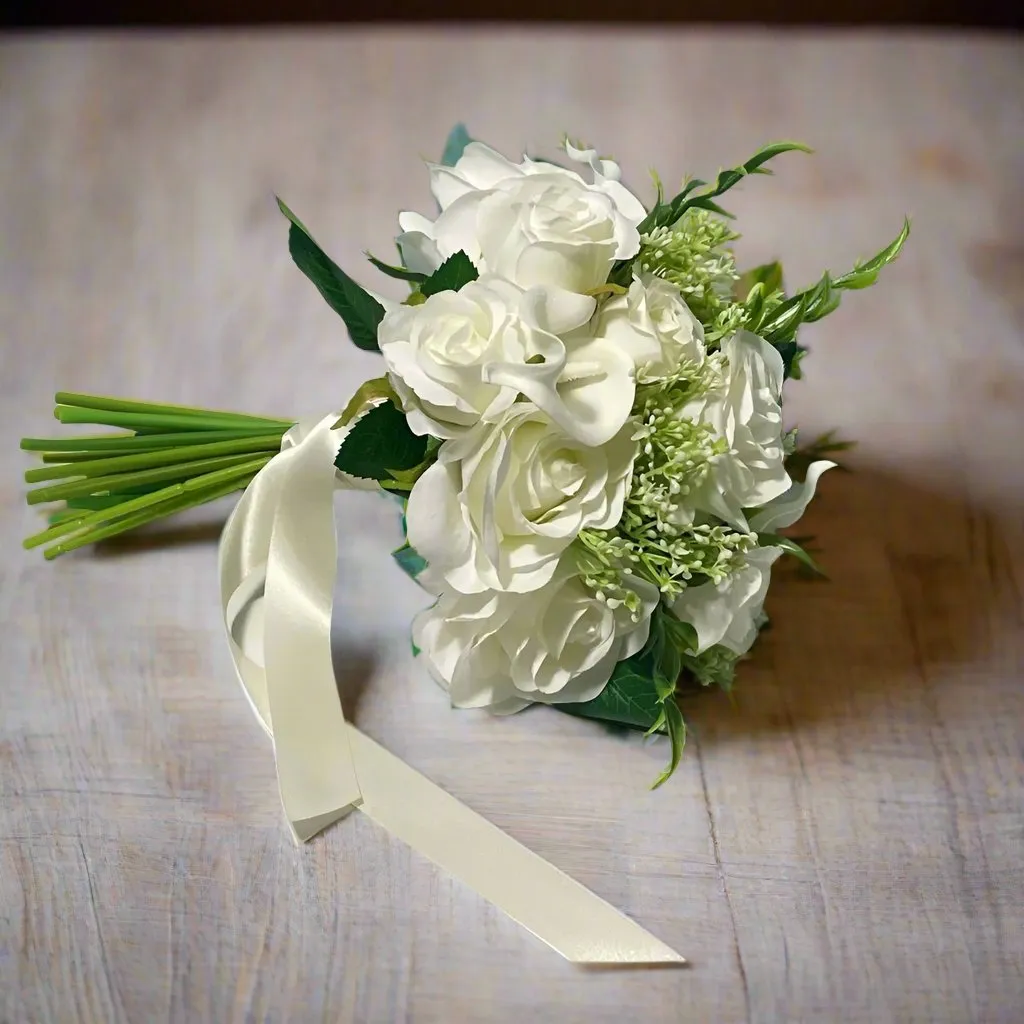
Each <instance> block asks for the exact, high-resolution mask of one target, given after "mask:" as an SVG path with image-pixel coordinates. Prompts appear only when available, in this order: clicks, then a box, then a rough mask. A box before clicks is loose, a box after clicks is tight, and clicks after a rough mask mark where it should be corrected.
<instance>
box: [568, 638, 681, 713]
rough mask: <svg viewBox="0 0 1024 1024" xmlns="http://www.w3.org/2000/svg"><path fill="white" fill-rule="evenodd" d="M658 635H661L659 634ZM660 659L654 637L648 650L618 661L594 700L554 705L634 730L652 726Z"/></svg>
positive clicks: (657, 702) (657, 709)
mask: <svg viewBox="0 0 1024 1024" xmlns="http://www.w3.org/2000/svg"><path fill="white" fill-rule="evenodd" d="M659 635H660V634H659ZM658 658H660V645H659V644H658V642H657V639H656V640H655V642H654V643H653V644H651V645H650V649H649V650H647V649H645V650H643V651H640V652H639V653H638V654H634V655H633V657H632V658H627V659H626V660H625V661H620V662H619V663H618V664H617V665H616V666H615V670H614V671H613V672H612V676H611V679H609V680H608V685H607V686H605V688H604V689H603V690H602V691H601V692H600V693H599V694H598V695H597V696H596V697H595V698H594V699H593V700H588V701H584V702H582V703H579V704H555V705H553V706H554V707H556V708H558V710H559V711H564V712H566V713H567V714H570V715H579V716H580V717H582V718H597V719H600V720H602V721H605V722H615V723H617V724H619V725H628V726H632V727H633V728H636V729H651V728H653V727H654V725H655V724H656V723H657V721H658V719H659V717H660V715H661V702H660V700H659V698H658V690H657V687H656V685H655V682H654V673H655V665H656V664H657V659H658Z"/></svg>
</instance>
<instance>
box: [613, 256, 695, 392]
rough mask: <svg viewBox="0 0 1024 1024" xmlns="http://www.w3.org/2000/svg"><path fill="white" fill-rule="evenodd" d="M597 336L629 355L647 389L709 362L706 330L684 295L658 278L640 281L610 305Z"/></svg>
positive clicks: (639, 278) (652, 276)
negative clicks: (657, 382) (680, 370)
mask: <svg viewBox="0 0 1024 1024" xmlns="http://www.w3.org/2000/svg"><path fill="white" fill-rule="evenodd" d="M596 333H598V334H600V335H601V336H603V337H605V338H607V339H608V340H609V341H611V342H612V343H613V344H614V345H615V346H616V348H618V349H619V350H620V351H622V352H625V353H626V354H627V355H628V356H629V357H630V358H631V359H632V360H633V363H634V365H635V367H636V376H637V379H638V380H640V381H642V382H644V383H647V382H650V381H656V380H663V379H664V378H665V377H668V376H671V375H672V374H673V373H675V372H676V371H677V370H678V369H679V368H680V367H681V366H692V367H695V368H696V367H699V366H701V365H702V364H703V362H704V358H705V352H704V328H703V326H702V325H701V322H700V321H699V320H698V319H697V318H696V317H695V316H694V315H693V313H691V312H690V307H689V306H687V305H686V303H685V302H684V301H683V297H682V295H680V293H679V289H678V288H677V287H676V286H675V285H673V284H670V283H669V282H668V281H665V280H663V279H662V278H660V277H656V276H655V275H653V274H644V275H642V276H640V277H637V278H635V279H634V281H633V283H632V284H631V285H630V288H629V291H628V292H627V293H626V294H625V295H619V296H616V297H615V298H613V299H610V300H609V301H608V302H606V303H605V304H604V305H603V306H602V307H601V311H600V313H599V315H598V318H597V326H596Z"/></svg>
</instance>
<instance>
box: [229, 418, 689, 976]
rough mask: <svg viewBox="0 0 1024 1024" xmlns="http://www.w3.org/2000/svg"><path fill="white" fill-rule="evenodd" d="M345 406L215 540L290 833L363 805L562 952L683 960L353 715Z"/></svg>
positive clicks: (252, 490) (233, 638) (304, 439)
mask: <svg viewBox="0 0 1024 1024" xmlns="http://www.w3.org/2000/svg"><path fill="white" fill-rule="evenodd" d="M335 422H337V415H331V416H327V417H325V418H324V419H322V420H320V421H319V422H318V423H310V422H303V423H300V424H297V425H296V426H295V427H293V428H292V429H291V430H290V431H288V433H287V434H286V435H285V437H284V441H283V443H282V448H281V452H280V454H278V455H277V456H275V457H274V458H273V459H272V460H271V461H270V462H269V463H268V464H267V466H266V467H265V468H264V469H263V470H262V471H261V472H260V473H259V475H258V476H257V477H256V478H255V479H254V480H253V482H252V483H251V484H250V485H249V487H248V489H247V490H246V492H245V493H244V494H243V496H242V498H241V500H240V501H239V503H238V505H237V507H236V508H235V510H234V512H233V513H232V514H231V517H230V518H229V519H228V522H227V525H226V526H225V528H224V534H223V536H222V538H221V542H220V552H219V557H220V587H221V602H222V607H223V612H224V622H225V627H226V629H227V635H228V642H229V645H230V649H231V654H232V657H233V659H234V663H235V669H236V671H237V673H238V678H239V681H240V682H241V684H242V689H243V690H244V691H245V694H246V696H247V697H248V698H249V703H250V704H251V705H252V708H253V711H254V712H255V713H256V717H257V718H258V719H259V721H260V724H261V725H262V726H263V728H264V729H265V730H266V731H267V733H268V735H270V736H271V738H272V739H273V742H274V754H275V758H276V761H277V778H278V785H279V788H280V791H281V802H282V804H283V806H284V812H285V816H286V817H287V819H288V823H289V825H290V827H291V829H292V834H293V835H294V837H295V839H296V841H298V842H305V841H306V840H308V839H311V838H312V837H313V836H315V835H316V834H317V833H318V832H320V831H321V830H322V829H324V828H326V827H327V826H328V825H330V824H331V823H332V822H334V821H337V820H338V819H339V818H341V817H343V816H344V815H345V814H347V813H348V812H349V811H351V810H353V809H354V808H356V807H358V808H359V809H360V810H362V811H363V812H364V813H365V814H368V815H369V816H370V817H371V818H372V819H373V820H374V821H376V822H377V823H378V824H379V825H382V826H383V827H384V828H385V829H387V831H389V832H390V833H391V834H392V835H394V836H395V837H397V838H398V839H401V840H402V841H403V842H405V843H407V844H408V845H409V846H411V847H412V848H413V849H414V850H417V851H419V852H420V853H422V854H423V855H424V856H425V857H428V858H429V859H430V860H432V861H433V862H434V863H435V864H437V865H438V866H439V867H442V868H444V869H445V870H446V871H448V872H450V873H451V874H453V875H455V876H456V877H457V878H459V879H461V880H462V881H463V882H465V883H466V884H467V885H469V886H471V887H472V888H473V889H475V890H476V891H477V892H478V893H479V894H480V895H481V896H483V897H484V898H485V899H487V900H489V901H490V902H491V903H493V904H494V905H495V906H497V907H498V908H500V909H501V910H503V911H504V912H505V913H506V914H508V915H509V916H510V917H512V918H513V919H514V920H516V921H518V922H519V923H520V924H521V925H522V926H523V927H525V928H526V929H528V930H529V931H531V932H532V933H533V934H534V935H536V936H537V937H538V938H539V939H541V940H542V941H543V942H546V943H547V944H548V945H549V946H551V947H552V948H553V949H555V950H556V951H557V952H559V953H561V954H562V956H564V957H565V958H566V959H567V960H570V961H573V962H575V963H581V964H669V963H674V964H683V963H685V962H686V961H685V960H684V959H683V958H682V957H681V956H680V955H679V954H678V953H676V952H675V951H674V950H672V949H670V948H669V947H668V946H666V945H665V944H664V943H663V942H660V941H659V940H658V939H656V938H655V937H654V936H653V935H651V934H649V933H648V932H647V931H645V930H644V929H643V928H641V927H640V926H639V925H638V924H636V923H635V922H633V921H631V920H630V919H629V918H627V917H625V916H624V915H623V914H621V913H620V912H619V911H617V910H616V909H615V908H614V907H612V906H611V905H610V904H608V903H606V902H605V901H604V900H602V899H600V898H599V897H597V896H595V895H594V894H593V893H592V892H590V890H588V889H586V888H585V887H584V886H582V885H580V884H579V883H578V882H576V881H574V880H573V879H571V878H570V877H569V876H568V875H566V874H564V873H563V872H561V871H559V870H558V869H557V868H555V867H554V866H553V865H551V864H549V863H548V862H547V861H545V860H544V859H543V858H541V857H539V856H537V855H536V854H535V853H532V852H531V851H530V850H528V849H527V848H526V847H525V846H522V845H521V844H520V843H518V842H516V841H515V840H514V839H512V838H511V837H510V836H508V835H506V834H505V833H504V832H502V831H501V830H500V829H499V828H497V827H496V826H494V825H492V824H491V823H490V822H488V821H486V820H485V819H483V818H481V817H480V816H479V815H478V814H476V813H475V812H473V811H471V810H470V809H469V808H468V807H466V806H465V805H464V804H462V803H460V802H459V801H458V800H456V799H455V798H454V797H452V796H450V795H449V794H448V793H446V792H445V791H444V790H442V789H441V788H440V787H438V786H436V785H435V784H434V783H432V782H430V781H429V780H428V779H426V778H425V777H424V776H422V775H420V774H419V773H418V772H416V771H414V770H413V769H412V768H410V767H409V766H408V765H407V764H405V763H404V762H403V761H402V760H400V759H399V758H397V757H395V756H394V755H393V754H390V753H388V751H386V750H385V749H384V748H383V747H381V746H380V745H378V744H377V743H375V742H374V741H373V740H371V739H370V738H369V737H368V736H365V735H364V734H363V733H361V732H360V731H359V730H358V729H356V728H355V726H353V725H351V724H350V723H348V722H346V720H345V716H344V714H343V712H342V708H341V701H340V699H339V696H338V689H337V684H336V682H335V678H334V667H333V664H332V659H331V611H332V604H333V594H334V583H335V574H336V569H337V541H336V538H335V527H334V501H333V494H334V490H335V488H336V487H345V486H359V485H358V484H356V483H354V482H352V481H350V480H347V479H343V478H342V477H341V476H340V474H337V473H336V472H335V470H334V458H335V455H336V453H337V450H338V444H339V441H340V440H341V434H340V433H339V432H338V431H335V430H332V425H333V424H334V423H335Z"/></svg>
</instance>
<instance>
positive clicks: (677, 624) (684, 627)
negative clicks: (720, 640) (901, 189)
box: [661, 611, 700, 654]
mask: <svg viewBox="0 0 1024 1024" xmlns="http://www.w3.org/2000/svg"><path fill="white" fill-rule="evenodd" d="M661 618H662V628H663V629H664V631H665V636H666V637H667V639H668V641H669V643H670V644H672V646H673V647H675V649H676V650H677V651H679V653H680V654H690V653H692V652H693V651H696V650H697V648H698V647H699V646H700V641H699V640H698V638H697V630H695V629H694V628H693V626H691V625H690V623H688V622H682V621H680V620H679V619H677V618H676V617H675V615H674V614H672V612H668V611H666V612H664V613H663V614H662V617H661Z"/></svg>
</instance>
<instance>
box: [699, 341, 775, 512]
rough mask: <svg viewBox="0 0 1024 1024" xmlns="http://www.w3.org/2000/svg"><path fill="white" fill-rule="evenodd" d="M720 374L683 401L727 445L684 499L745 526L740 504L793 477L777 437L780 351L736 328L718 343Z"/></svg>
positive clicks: (768, 496) (767, 495) (768, 494)
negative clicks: (712, 383)
mask: <svg viewBox="0 0 1024 1024" xmlns="http://www.w3.org/2000/svg"><path fill="white" fill-rule="evenodd" d="M712 358H716V359H717V360H718V361H720V362H721V363H723V364H724V365H723V379H722V382H721V384H720V385H718V386H716V387H713V388H711V389H710V390H709V391H707V392H706V393H704V394H703V395H701V396H700V397H698V398H695V399H694V400H693V401H691V402H689V403H687V405H686V406H684V408H683V410H682V415H683V416H686V417H689V418H691V419H692V420H694V421H695V422H697V421H703V422H705V423H708V424H710V425H711V426H712V427H713V428H714V430H715V433H716V434H717V436H718V437H721V438H724V439H725V441H726V442H727V443H728V445H729V451H728V452H727V453H725V454H723V455H721V456H718V457H717V458H716V459H715V460H714V462H713V464H712V466H711V472H710V473H709V474H708V475H707V477H706V479H705V480H704V482H703V483H702V484H701V485H700V486H699V487H697V488H696V489H695V490H694V492H693V493H692V494H691V495H690V496H689V498H688V500H687V506H688V508H690V509H693V508H696V509H699V510H703V511H705V512H710V513H712V514H714V515H716V516H719V517H720V518H721V519H723V520H725V522H727V523H729V524H730V525H732V526H734V527H736V529H739V530H743V531H744V532H746V531H747V529H748V524H747V520H746V517H745V515H744V513H743V509H745V508H748V509H749V508H755V507H757V506H759V505H764V504H765V503H766V502H769V501H771V500H772V499H774V498H777V497H779V496H780V495H782V494H784V493H785V492H786V491H787V490H788V489H789V486H790V484H791V483H792V481H791V480H790V478H789V474H788V473H787V472H786V467H785V451H784V449H783V443H782V407H781V405H780V401H781V396H782V378H783V366H782V357H781V356H780V355H779V353H778V352H777V351H776V350H775V349H774V348H772V346H771V345H769V344H768V342H766V341H764V340H763V339H762V338H759V337H757V336H756V335H754V334H751V333H750V332H749V331H739V332H737V333H736V334H734V335H732V336H731V337H730V338H728V339H726V341H725V342H723V344H722V349H721V355H720V356H719V357H712Z"/></svg>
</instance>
